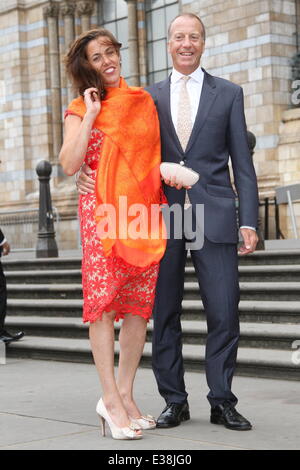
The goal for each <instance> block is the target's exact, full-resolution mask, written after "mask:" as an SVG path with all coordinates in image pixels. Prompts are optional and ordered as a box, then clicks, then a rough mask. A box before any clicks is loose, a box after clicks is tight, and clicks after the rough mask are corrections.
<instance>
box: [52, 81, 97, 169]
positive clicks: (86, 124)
mask: <svg viewBox="0 0 300 470" xmlns="http://www.w3.org/2000/svg"><path fill="white" fill-rule="evenodd" d="M95 91H96V92H97V89H95V88H88V89H87V90H85V92H84V102H85V104H86V108H87V109H86V113H85V115H84V117H83V119H81V118H80V117H79V116H74V115H69V116H67V117H66V119H65V134H64V141H63V145H62V148H61V151H60V153H59V160H60V163H61V165H62V167H63V170H64V172H65V173H66V174H67V175H69V176H71V175H74V174H75V173H76V172H77V171H78V170H79V169H80V167H81V165H82V163H83V162H84V157H85V154H86V150H87V146H88V142H89V139H90V134H91V130H92V127H93V124H94V121H95V119H96V117H97V115H98V113H99V112H100V109H101V103H100V100H99V98H98V95H96V96H95V93H94V92H95Z"/></svg>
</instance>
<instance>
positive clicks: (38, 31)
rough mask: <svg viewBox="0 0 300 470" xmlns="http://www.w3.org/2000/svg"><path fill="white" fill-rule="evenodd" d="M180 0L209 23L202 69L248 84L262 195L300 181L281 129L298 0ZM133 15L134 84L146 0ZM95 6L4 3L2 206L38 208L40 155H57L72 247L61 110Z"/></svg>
mask: <svg viewBox="0 0 300 470" xmlns="http://www.w3.org/2000/svg"><path fill="white" fill-rule="evenodd" d="M180 5H181V9H182V11H186V12H194V13H196V14H199V15H200V16H201V18H202V20H203V21H204V24H205V25H206V29H207V41H206V51H205V54H204V56H203V60H202V64H203V66H204V67H205V68H206V69H207V70H208V71H209V72H210V73H212V74H215V75H218V76H221V77H224V78H226V79H229V80H231V81H233V82H235V83H238V84H240V85H241V86H242V87H243V90H244V95H245V111H246V119H247V124H248V128H249V130H251V131H252V132H253V133H254V134H255V135H256V139H257V145H256V149H255V154H254V162H255V167H256V170H257V174H258V181H259V188H260V195H261V197H264V196H268V195H269V196H273V195H274V189H275V188H276V187H277V186H281V185H283V184H287V183H289V182H296V181H299V179H298V178H300V170H299V164H298V162H297V161H296V160H297V155H298V150H299V145H298V144H297V145H294V143H292V142H286V141H284V138H285V137H283V135H286V130H283V127H282V126H285V128H287V127H286V126H288V127H289V128H290V126H291V124H289V123H290V121H289V120H288V121H286V119H289V118H287V116H288V114H285V111H286V110H287V109H288V108H289V107H290V96H291V75H290V73H291V72H290V66H289V62H290V59H291V57H292V56H293V55H294V54H295V52H296V37H295V31H296V20H295V0H198V1H197V0H181V2H180ZM135 9H136V11H135ZM128 11H129V13H130V21H129V24H130V25H131V30H130V34H129V38H130V41H129V42H130V51H129V55H130V64H131V67H132V74H133V75H132V76H133V77H134V79H135V80H136V79H137V78H136V73H137V71H138V72H139V80H140V83H141V84H145V79H146V74H147V61H146V57H147V54H146V36H145V22H144V20H145V16H144V12H143V0H138V1H137V2H135V1H134V0H129V2H128ZM96 12H97V9H96V2H95V1H89V0H78V1H76V2H75V8H74V7H73V6H72V4H71V5H70V3H69V2H68V0H57V1H55V2H53V1H43V0H6V1H5V2H1V3H0V30H1V35H0V103H1V111H0V150H1V160H2V164H1V172H0V182H1V184H0V210H3V209H12V208H16V209H19V208H22V207H30V206H33V207H36V206H37V203H38V202H37V197H38V182H37V178H36V174H35V167H36V164H37V162H38V161H39V160H41V159H46V160H49V161H51V162H52V163H53V177H52V181H51V185H52V194H53V205H55V206H56V207H57V208H58V210H59V212H60V214H61V217H62V220H64V221H65V229H64V235H62V239H63V243H64V244H65V245H68V243H70V244H74V239H75V238H76V237H73V235H72V237H71V235H70V234H69V235H68V228H67V227H68V221H69V220H71V219H72V218H73V219H75V218H76V210H77V209H76V206H77V193H76V191H75V189H74V181H73V178H66V177H65V176H63V175H62V174H61V172H60V170H59V166H58V165H57V156H58V151H59V148H60V145H61V140H62V113H63V109H65V107H66V105H67V103H68V101H69V100H70V98H71V97H72V90H71V88H70V85H69V84H68V81H67V79H66V76H65V73H64V68H63V66H62V59H63V55H64V54H65V51H66V48H67V45H68V44H69V42H70V41H71V40H72V38H73V37H74V35H78V34H80V33H81V31H82V30H83V29H88V28H89V27H90V26H92V27H93V26H96V25H97V15H96ZM134 17H135V21H136V23H137V24H136V26H137V28H136V30H135V31H133V30H132V24H133V23H132V21H133V18H134ZM56 27H57V32H56V33H55V28H56ZM282 119H283V123H282ZM292 122H294V121H292ZM293 125H294V124H293ZM282 213H284V211H282ZM299 217H300V214H299ZM282 224H283V226H284V224H285V218H283V221H282ZM299 226H300V221H299ZM284 227H285V226H284ZM286 230H287V231H288V230H289V229H288V228H286ZM68 237H71V238H68Z"/></svg>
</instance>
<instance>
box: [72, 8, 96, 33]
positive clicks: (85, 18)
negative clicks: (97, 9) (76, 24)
mask: <svg viewBox="0 0 300 470" xmlns="http://www.w3.org/2000/svg"><path fill="white" fill-rule="evenodd" d="M94 6H95V2H94V1H93V0H91V1H87V0H82V1H80V2H78V4H77V6H76V10H77V13H78V15H79V16H80V17H81V31H82V32H83V33H84V32H85V31H88V30H89V29H90V28H91V15H92V13H93V11H94Z"/></svg>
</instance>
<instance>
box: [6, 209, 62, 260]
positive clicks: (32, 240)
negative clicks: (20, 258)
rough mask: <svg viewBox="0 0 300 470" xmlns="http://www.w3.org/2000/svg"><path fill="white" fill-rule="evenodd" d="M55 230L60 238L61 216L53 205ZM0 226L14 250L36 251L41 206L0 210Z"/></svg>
mask: <svg viewBox="0 0 300 470" xmlns="http://www.w3.org/2000/svg"><path fill="white" fill-rule="evenodd" d="M52 211H53V219H54V223H55V232H56V237H57V240H59V223H60V217H59V213H58V210H57V208H56V207H52ZM0 227H1V229H2V231H3V233H4V235H5V237H6V239H7V240H8V241H9V244H10V246H11V251H12V252H18V251H35V249H36V243H37V234H38V229H39V208H29V209H15V210H11V211H10V210H5V211H0Z"/></svg>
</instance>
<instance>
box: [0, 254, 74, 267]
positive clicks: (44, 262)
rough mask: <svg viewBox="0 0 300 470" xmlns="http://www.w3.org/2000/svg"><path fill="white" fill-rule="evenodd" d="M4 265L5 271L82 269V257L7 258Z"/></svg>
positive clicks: (3, 262)
mask: <svg viewBox="0 0 300 470" xmlns="http://www.w3.org/2000/svg"><path fill="white" fill-rule="evenodd" d="M2 265H3V269H4V271H27V270H29V271H30V270H33V269H36V270H44V269H46V270H58V269H80V268H81V257H80V256H74V257H73V256H72V257H69V258H67V257H61V258H31V259H30V258H28V259H5V260H3V261H2Z"/></svg>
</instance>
